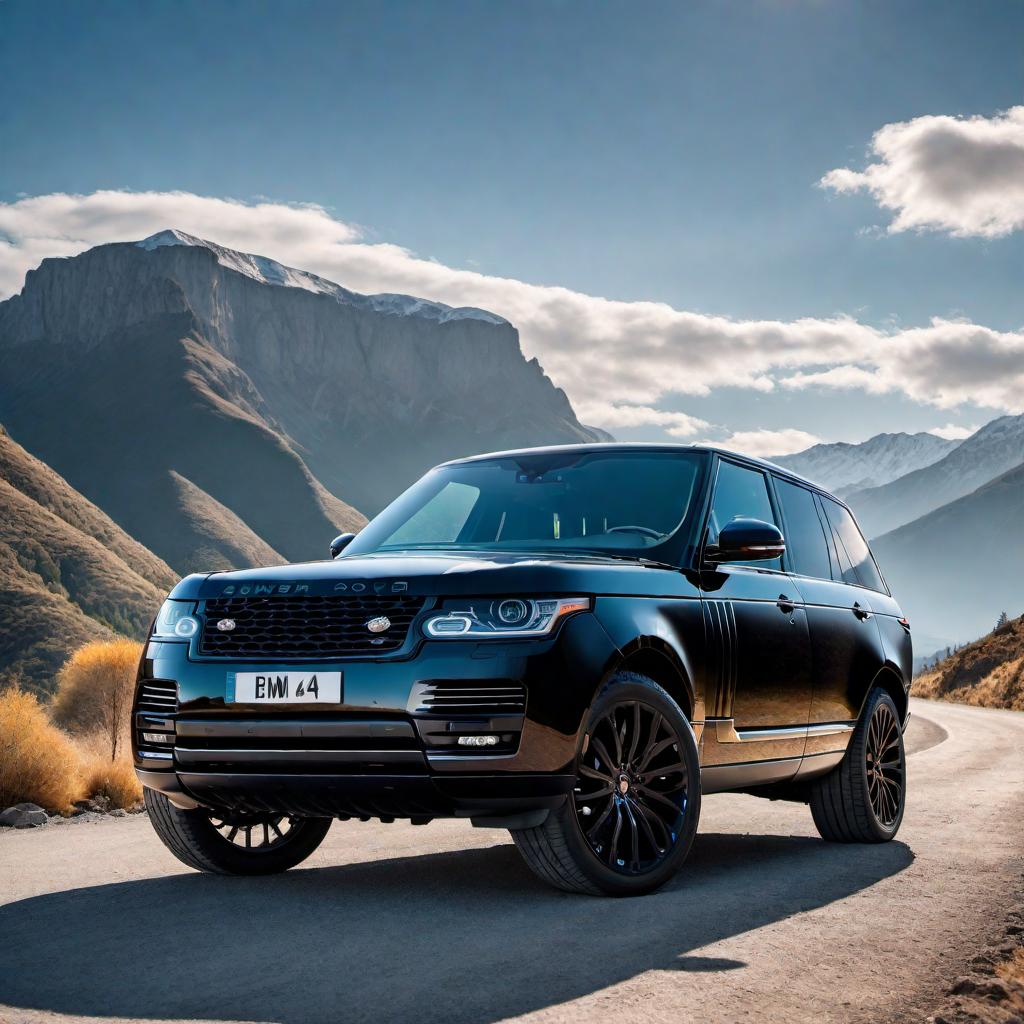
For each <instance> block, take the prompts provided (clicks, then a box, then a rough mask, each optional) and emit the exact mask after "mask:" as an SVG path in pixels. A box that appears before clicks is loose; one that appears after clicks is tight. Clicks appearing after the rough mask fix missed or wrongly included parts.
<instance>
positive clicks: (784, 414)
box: [0, 0, 1024, 439]
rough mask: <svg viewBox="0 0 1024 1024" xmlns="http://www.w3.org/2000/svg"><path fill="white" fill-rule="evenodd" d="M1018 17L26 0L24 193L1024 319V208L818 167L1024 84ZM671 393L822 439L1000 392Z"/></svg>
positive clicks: (1, 70) (883, 318) (580, 267)
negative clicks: (316, 211) (835, 185)
mask: <svg viewBox="0 0 1024 1024" xmlns="http://www.w3.org/2000/svg"><path fill="white" fill-rule="evenodd" d="M1022 40H1024V5H1019V4H1012V3H1005V4H1001V3H986V4H969V3H958V4H948V3H936V2H930V3H921V4H918V3H900V4H890V3H852V2H851V3H829V2H817V3H801V2H790V3H782V2H779V3H767V2H765V3H752V4H740V3H707V4H693V5H684V4H677V3H672V4H652V3H645V4H624V3H623V4H614V5H612V4H591V3H532V2H517V3H514V4H498V3H483V2H477V3H418V4H408V5H406V4H399V3H373V4H335V3H330V4H317V3H288V4H257V3H244V4H243V3H237V4H236V3H224V2H220V3H217V2H215V3H209V2H207V3H188V2H176V3H173V4H161V3H157V2H152V0H151V2H148V3H146V4H138V5H132V6H129V5H126V4H124V3H116V4H106V3H89V4H74V5H72V4H66V3H47V2H38V0H36V2H27V0H8V2H6V3H3V4H0V74H2V81H3V88H2V90H0V137H2V138H3V139H4V140H5V145H4V150H5V153H4V158H3V160H2V161H0V202H2V203H7V204H14V203H17V202H18V201H19V199H21V198H23V197H24V196H26V195H27V196H44V195H49V194H52V193H77V194H83V195H87V194H90V193H93V192H95V191H97V190H104V189H125V190H132V191H139V192H158V193H163V192H169V191H182V192H188V193H194V194H196V195H198V196H209V197H232V198H235V199H239V200H243V201H248V202H251V201H254V200H256V199H257V198H259V197H268V198H269V199H271V200H275V201H280V202H288V203H296V202H300V203H311V204H318V205H319V206H321V207H323V208H325V209H326V210H327V211H329V212H330V214H332V215H333V216H335V217H336V218H337V219H338V220H340V221H343V222H344V223H345V224H348V225H356V226H358V227H359V229H360V231H361V238H362V240H363V241H364V242H366V243H370V244H373V243H394V244H396V245H400V246H403V247H405V248H406V249H408V250H411V251H412V252H414V253H416V254H417V255H418V256H420V257H425V258H428V259H431V260H436V261H438V262H439V263H441V264H443V265H445V266H447V267H451V268H456V269H470V270H475V271H479V272H480V273H482V274H485V275H493V276H497V277H503V278H515V279H518V280H520V281H524V282H529V283H533V284H540V285H559V286H564V287H565V288H568V289H572V290H574V291H577V292H580V293H584V294H587V295H591V296H603V297H606V298H610V299H616V300H624V301H627V302H633V301H640V300H650V301H654V302H658V303H667V304H668V305H670V306H671V307H673V308H674V309H676V310H682V311H692V312H695V313H703V314H713V315H715V316H723V317H729V318H734V319H739V320H747V319H754V320H779V321H787V322H789V321H795V320H798V319H800V318H808V317H809V318H830V317H834V316H836V315H839V314H846V315H848V316H850V317H852V318H854V319H855V320H856V321H858V322H859V323H860V324H863V325H868V326H871V327H874V328H878V329H881V330H883V331H889V330H894V329H895V330H898V329H900V328H904V327H917V326H923V325H926V324H927V323H928V320H929V318H930V317H933V316H939V317H961V318H966V319H968V320H970V321H971V322H973V323H975V324H980V325H985V326H986V327H987V328H991V329H993V330H995V331H1001V332H1016V331H1019V330H1020V328H1021V325H1022V324H1024V313H1022V308H1024V294H1022V289H1021V287H1020V271H1021V268H1022V267H1024V241H1022V232H1021V231H1017V230H1014V231H1010V232H1008V233H1006V234H1005V235H1004V236H1003V237H978V236H976V235H975V236H972V237H953V236H952V234H951V232H949V231H944V230H925V231H905V232H901V233H896V234H892V233H889V234H887V233H885V231H884V228H885V226H886V225H887V224H888V223H889V222H890V221H891V219H892V215H891V214H890V212H889V211H887V210H883V209H880V208H879V205H878V203H877V202H876V200H875V198H873V197H872V195H870V194H867V193H865V192H863V191H862V192H858V193H855V194H839V193H837V192H835V191H834V190H827V189H824V188H821V187H818V186H817V185H816V182H818V181H819V179H821V178H822V176H823V175H825V174H826V173H828V172H829V171H830V170H832V169H834V168H838V167H852V168H855V169H860V168H863V167H864V166H865V164H866V162H867V158H866V149H867V147H868V145H869V143H870V140H871V138H872V135H873V133H874V132H876V131H878V130H879V129H880V128H882V127H883V126H884V125H887V124H891V123H894V122H901V121H910V120H912V119H915V118H920V117H923V116H925V115H952V116H968V115H980V116H983V117H992V116H994V115H996V114H997V113H998V112H1000V111H1005V110H1007V109H1008V108H1011V107H1013V106H1014V105H1015V104H1019V103H1022V102H1024V46H1022ZM165 226H172V225H165ZM0 230H2V227H0ZM222 240H223V239H222ZM267 254H268V255H271V256H279V255H280V254H279V253H278V252H275V251H271V250H270V249H269V248H268V250H267ZM342 283H351V282H348V281H342ZM438 297H443V296H438ZM544 351H546V350H544ZM686 357H687V352H686V351H685V349H683V350H681V351H680V352H679V359H680V360H682V361H685V359H686ZM542 362H544V363H545V365H546V366H547V365H549V363H550V360H548V359H545V358H544V357H543V355H542ZM833 363H834V360H829V361H828V362H827V363H823V365H832V364H833ZM559 382H560V383H561V381H559ZM568 390H569V391H570V396H571V397H575V395H574V394H573V389H572V387H571V386H570V387H569V388H568ZM610 400H613V401H619V398H618V397H616V396H610ZM622 400H623V401H629V402H633V403H634V404H635V403H637V401H638V399H637V397H636V396H635V395H634V396H632V397H629V398H628V399H625V398H624V399H622ZM652 404H654V405H657V407H658V408H659V409H663V410H679V411H684V412H687V413H689V414H691V415H693V416H696V417H700V418H701V419H703V420H706V421H707V422H708V423H709V424H713V425H714V426H715V428H716V429H718V431H719V433H721V432H722V431H723V430H724V431H726V432H728V431H734V430H753V429H757V428H767V429H783V428H797V429H800V430H803V431H806V432H808V433H810V434H813V435H814V436H816V437H823V438H827V439H833V438H844V439H846V438H851V439H854V438H858V437H866V436H868V435H869V434H870V433H874V432H876V431H877V430H881V429H926V428H928V427H931V426H937V425H940V424H945V423H954V424H961V425H966V424H971V423H977V422H981V421H984V420H985V419H988V418H991V417H992V416H994V415H997V414H998V413H999V412H1000V411H1003V410H1002V409H999V408H994V407H992V406H989V405H986V406H980V405H978V404H977V403H976V402H971V401H969V400H967V401H963V400H962V401H959V402H958V403H957V404H956V405H949V404H946V405H945V406H944V407H942V408H936V407H935V406H933V405H930V404H928V403H927V402H922V401H921V400H920V398H919V393H918V392H914V393H910V394H905V393H903V392H901V391H900V390H899V389H897V390H896V391H893V390H889V391H888V392H886V393H874V394H871V393H868V394H866V393H864V392H863V391H861V390H853V391H851V390H845V389H844V390H835V389H832V388H825V389H816V388H813V387H811V388H802V389H800V390H791V389H783V388H778V387H776V388H773V389H772V390H771V391H767V390H764V389H761V390H758V389H751V388H750V387H748V386H746V385H745V384H744V385H741V386H739V387H734V386H731V385H730V384H729V383H724V384H721V383H720V384H713V385H712V386H711V387H710V391H709V393H708V394H705V395H699V394H693V393H681V392H679V391H675V390H673V391H669V392H667V393H665V394H662V395H660V396H657V397H656V398H655V400H654V402H653V403H652ZM613 430H614V431H615V433H616V434H617V435H619V436H623V437H629V436H651V435H652V433H653V434H654V435H658V433H659V431H658V430H657V429H653V430H652V428H651V427H650V426H640V427H636V428H629V427H613Z"/></svg>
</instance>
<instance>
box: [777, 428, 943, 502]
mask: <svg viewBox="0 0 1024 1024" xmlns="http://www.w3.org/2000/svg"><path fill="white" fill-rule="evenodd" d="M959 443H960V442H959V441H949V440H946V439H945V438H941V437H938V436H937V435H935V434H929V433H926V432H920V433H916V434H908V433H905V432H897V433H882V434H875V435H874V436H873V437H869V438H868V439H867V440H866V441H861V442H846V441H835V442H829V443H824V444H816V445H812V446H811V447H810V448H806V449H804V450H803V451H801V452H795V453H793V454H792V455H780V456H777V457H773V458H772V459H771V461H772V462H775V463H777V464H778V465H780V466H785V467H786V468H787V469H791V470H793V471H794V472H797V473H799V474H800V475H801V476H805V477H807V479H809V480H813V481H815V483H819V484H821V485H822V486H824V487H827V488H828V489H829V490H831V491H833V492H834V493H839V492H844V491H848V490H849V489H854V488H856V489H863V488H866V487H872V486H879V485H881V484H883V483H888V482H889V481H891V480H895V479H897V478H898V477H900V476H904V475H905V474H907V473H909V472H913V471H914V470H916V469H921V468H923V467H925V466H928V465H931V464H932V463H934V462H937V461H938V460H939V459H940V458H942V457H943V456H945V455H947V454H948V453H949V452H950V451H952V450H953V449H954V448H955V447H956V446H957V445H958V444H959Z"/></svg>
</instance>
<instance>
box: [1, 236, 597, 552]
mask: <svg viewBox="0 0 1024 1024" xmlns="http://www.w3.org/2000/svg"><path fill="white" fill-rule="evenodd" d="M0 357H2V364H0V365H2V369H0V416H2V417H3V418H4V419H5V420H6V422H7V423H8V425H9V426H10V428H11V429H12V431H13V432H14V433H16V435H17V436H18V437H19V438H20V439H21V440H22V441H23V443H24V444H25V445H26V446H27V447H28V448H29V449H30V450H31V451H33V452H34V453H36V454H37V455H39V456H40V457H41V458H43V459H44V460H45V461H46V462H48V463H49V464H50V465H51V466H53V467H54V468H55V469H56V470H57V471H58V472H60V473H61V474H62V475H64V476H65V477H66V478H67V479H68V481H69V482H70V483H71V484H73V485H74V486H75V487H77V488H78V489H79V490H81V491H82V492H83V493H85V494H86V495H87V496H88V497H89V498H90V499H92V500H93V501H94V502H96V504H98V505H99V506H100V507H102V508H103V509H104V510H105V511H107V512H108V513H109V514H110V515H111V517H112V518H113V519H115V520H116V521H117V522H118V523H119V524H120V525H121V526H123V527H124V528H125V529H126V530H128V532H129V533H131V534H132V535H133V536H135V537H137V538H138V539H139V540H140V541H142V542H143V543H145V544H146V545H147V547H149V548H151V549H152V550H153V551H155V552H157V553H158V554H160V555H161V556H163V557H165V558H166V559H167V561H168V562H170V563H171V564H172V565H173V566H174V568H175V569H176V570H178V571H179V572H185V571H188V570H190V569H193V568H198V567H201V566H202V567H215V566H220V565H251V564H258V563H259V562H262V561H270V560H278V559H279V558H285V559H290V560H297V559H305V558H312V557H321V556H322V555H323V553H324V551H325V549H326V544H327V542H328V541H329V540H330V538H331V536H333V534H334V533H336V532H338V531H340V530H344V529H356V528H358V527H359V525H360V524H361V523H362V522H363V516H362V515H361V513H360V512H357V511H356V508H355V507H353V506H356V507H358V508H359V509H361V510H362V511H365V512H369V513H372V512H374V511H376V510H377V509H378V508H379V507H381V506H382V505H383V504H384V503H385V502H386V501H387V500H389V499H390V498H391V497H393V496H394V495H395V494H396V493H398V492H399V491H400V490H401V489H402V488H403V487H404V486H405V485H407V484H408V483H409V482H411V481H412V480H413V479H414V478H415V477H416V476H418V475H419V474H420V473H421V472H422V471H423V470H424V469H426V468H427V467H429V466H430V465H432V464H434V463H436V462H438V461H442V460H444V459H446V458H452V457H455V456H458V455H463V454H469V453H472V452H475V451H480V450H486V449H497V448H504V447H511V446H516V445H528V444H543V443H557V442H570V441H586V440H594V439H596V438H597V437H598V436H599V433H598V432H596V431H593V430H591V429H589V428H587V427H584V426H582V425H581V424H580V423H579V421H578V420H577V419H576V417H575V415H574V413H573V411H572V408H571V406H570V405H569V402H568V400H567V399H566V397H565V395H564V393H563V392H561V391H560V390H558V389H557V388H555V387H554V385H553V384H552V383H551V382H550V381H549V380H548V378H547V377H545V376H544V373H543V371H542V370H541V368H540V366H539V365H538V364H537V363H536V361H529V362H528V361H527V360H525V359H524V358H523V355H522V352H521V350H520V347H519V339H518V334H517V332H516V331H515V329H514V328H513V327H512V326H511V325H510V324H508V323H507V322H506V321H504V320H502V319H501V318H500V317H496V316H494V315H493V314H490V313H486V312H484V311H481V310H472V309H464V310H456V309H451V308H449V307H446V306H443V305H441V304H439V303H431V302H427V301H424V300H420V299H414V298H410V297H408V296H393V295H387V296H360V295H356V294H355V293H352V292H349V291H347V290H346V289H344V288H341V287H340V286H338V285H334V284H332V283H331V282H328V281H324V280H323V279H321V278H317V277H315V276H314V275H310V274H305V273H303V272H301V271H295V270H291V269H290V268H286V267H282V266H281V265H280V264H277V263H275V262H273V261H272V260H268V259H265V258H263V257H255V256H248V255H245V254H241V253H234V252H232V251H231V250H226V249H223V248H222V247H219V246H215V245H213V244H211V243H206V242H202V241H200V240H198V239H194V238H190V237H189V236H185V235H181V234H180V233H176V232H161V233H160V234H159V235H156V236H153V237H152V238H150V239H146V240H144V241H143V242H141V243H135V244H131V243H121V244H113V245H104V246H99V247H97V248H95V249H92V250H90V251H89V252H86V253H83V254H82V255H80V256H77V257H74V258H71V259H48V260H44V261H43V263H42V264H41V266H40V267H39V268H38V269H37V270H35V271H33V272H31V273H30V274H29V275H28V277H27V280H26V283H25V288H24V289H23V291H22V292H21V294H20V295H17V296H14V297H13V298H11V299H9V300H7V301H6V302H4V303H0ZM335 495H341V496H343V497H344V498H345V499H346V501H345V502H343V501H341V500H340V499H339V498H337V497H335ZM346 502H351V503H352V504H351V505H350V504H347V503H346Z"/></svg>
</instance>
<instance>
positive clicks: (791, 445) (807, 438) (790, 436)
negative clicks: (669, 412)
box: [699, 428, 821, 457]
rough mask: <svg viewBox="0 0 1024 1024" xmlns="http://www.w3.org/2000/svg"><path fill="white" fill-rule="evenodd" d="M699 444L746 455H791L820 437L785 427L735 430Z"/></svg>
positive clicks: (818, 441)
mask: <svg viewBox="0 0 1024 1024" xmlns="http://www.w3.org/2000/svg"><path fill="white" fill-rule="evenodd" d="M699 443H700V444H711V445H715V446H716V447H718V448H728V449H729V450H730V451H734V452H745V453H746V454H747V455H760V456H762V457H771V456H773V455H792V454H793V453H794V452H802V451H803V450H804V449H805V448H810V447H811V445H813V444H820V443H821V438H820V437H816V436H815V435H814V434H808V433H807V431H806V430H796V429H793V428H787V429H783V430H737V431H736V432H735V433H734V434H732V435H731V436H730V437H727V438H726V439H725V440H724V441H701V442H699Z"/></svg>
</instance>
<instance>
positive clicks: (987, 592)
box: [871, 462, 1024, 642]
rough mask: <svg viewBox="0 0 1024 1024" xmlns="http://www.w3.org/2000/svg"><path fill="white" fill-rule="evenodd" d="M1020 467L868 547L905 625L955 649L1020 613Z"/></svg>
mask: <svg viewBox="0 0 1024 1024" xmlns="http://www.w3.org/2000/svg"><path fill="white" fill-rule="evenodd" d="M1022 521H1024V462H1022V463H1021V464H1020V465H1017V466H1015V467H1014V468H1013V469H1011V470H1008V471H1007V472H1005V473H1003V474H1001V475H1000V476H998V477H996V478H995V479H994V480H989V481H986V482H985V483H984V484H982V486H980V487H979V488H977V489H976V490H974V491H972V492H971V493H970V494H966V495H964V496H963V497H960V498H957V499H955V500H954V501H951V502H949V503H947V504H945V505H942V506H940V507H939V508H937V509H933V510H931V511H930V512H928V513H926V514H925V515H923V516H921V517H920V518H918V519H915V520H913V521H912V522H910V523H904V524H903V525H902V526H899V527H897V528H896V529H895V530H892V531H890V532H889V533H886V534H883V535H882V536H881V537H877V538H876V539H875V540H873V541H872V542H871V547H872V550H873V551H874V553H875V555H876V557H877V558H878V562H879V565H880V566H881V569H882V572H883V573H884V574H885V577H886V581H887V582H888V583H889V585H890V586H891V588H892V590H893V593H894V594H895V595H896V597H897V599H898V600H899V602H900V604H901V606H902V607H903V609H904V611H905V612H906V613H907V615H908V617H909V618H910V620H911V622H912V623H914V624H915V625H917V626H921V625H922V624H923V625H924V628H925V630H926V631H927V632H928V633H931V634H935V635H937V636H948V637H950V638H952V639H954V640H956V641H957V642H964V641H970V640H973V639H974V638H975V637H978V636H980V635H981V634H983V633H984V632H986V631H987V629H989V628H990V627H991V624H992V622H994V621H995V618H996V616H997V615H998V614H999V612H1001V611H1006V612H1007V613H1009V614H1010V615H1011V616H1017V615H1020V614H1021V613H1022V612H1024V588H1021V587H1020V585H1019V581H1020V580H1021V579H1022V578H1024V541H1021V540H1020V538H1019V537H1018V534H1017V530H1018V525H1019V523H1020V522H1022Z"/></svg>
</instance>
